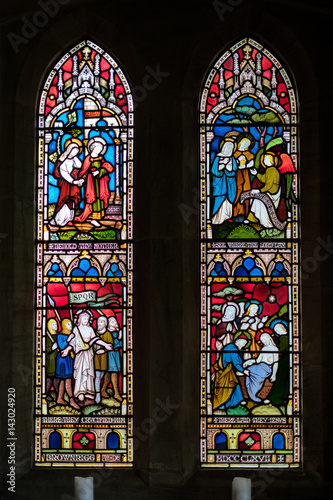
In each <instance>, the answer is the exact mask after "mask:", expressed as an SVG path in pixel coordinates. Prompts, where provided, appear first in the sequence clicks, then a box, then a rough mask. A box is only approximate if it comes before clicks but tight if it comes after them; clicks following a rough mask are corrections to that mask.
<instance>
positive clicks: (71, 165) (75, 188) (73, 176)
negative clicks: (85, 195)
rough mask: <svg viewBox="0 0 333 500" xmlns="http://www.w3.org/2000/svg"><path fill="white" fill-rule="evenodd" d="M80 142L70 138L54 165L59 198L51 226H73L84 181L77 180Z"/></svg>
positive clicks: (80, 149)
mask: <svg viewBox="0 0 333 500" xmlns="http://www.w3.org/2000/svg"><path fill="white" fill-rule="evenodd" d="M81 152H82V142H81V141H80V140H79V139H76V138H72V139H68V141H66V142H65V150H64V152H63V153H62V155H60V157H59V159H58V161H57V162H56V164H55V167H54V171H53V176H54V177H55V178H56V179H57V183H58V188H59V197H58V201H57V204H56V207H55V211H54V215H53V218H52V219H51V221H50V225H51V226H60V227H63V226H67V225H73V222H72V221H73V219H74V215H75V210H76V209H78V208H79V205H80V202H81V189H80V188H81V186H83V184H84V179H78V178H77V177H78V171H79V170H80V169H81V166H82V162H81V160H80V158H79V155H80V153H81Z"/></svg>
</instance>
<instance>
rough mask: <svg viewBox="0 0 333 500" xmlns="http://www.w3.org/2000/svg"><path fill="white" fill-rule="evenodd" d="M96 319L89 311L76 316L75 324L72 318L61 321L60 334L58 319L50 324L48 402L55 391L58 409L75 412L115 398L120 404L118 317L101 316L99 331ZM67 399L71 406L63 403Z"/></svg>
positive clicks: (82, 311)
mask: <svg viewBox="0 0 333 500" xmlns="http://www.w3.org/2000/svg"><path fill="white" fill-rule="evenodd" d="M93 320H94V316H93V314H92V312H91V311H90V310H89V309H81V310H79V311H77V313H76V314H75V319H74V324H73V322H72V321H71V320H70V319H69V318H63V319H62V320H61V331H59V323H58V321H57V319H56V318H51V319H49V320H48V323H47V329H48V332H47V367H46V369H47V382H46V396H47V400H48V401H52V400H53V398H52V397H51V395H50V392H51V389H52V388H53V389H54V391H55V393H56V402H57V404H58V405H67V404H68V403H69V405H70V406H71V407H73V408H74V409H76V410H80V408H81V407H83V406H87V405H91V404H94V403H96V404H100V403H101V402H102V398H110V393H109V392H108V387H109V385H110V382H111V383H112V389H113V394H112V397H113V398H114V399H115V400H116V401H119V402H121V401H122V397H121V395H120V392H119V374H120V373H121V371H122V370H121V349H122V332H121V330H120V327H119V324H118V322H117V319H116V317H115V316H111V317H109V318H107V317H106V316H99V317H98V318H97V321H96V331H95V329H94V328H93V326H92V324H93ZM65 393H67V395H68V402H67V401H66V400H65V399H64V397H65Z"/></svg>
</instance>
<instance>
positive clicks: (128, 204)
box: [35, 41, 133, 466]
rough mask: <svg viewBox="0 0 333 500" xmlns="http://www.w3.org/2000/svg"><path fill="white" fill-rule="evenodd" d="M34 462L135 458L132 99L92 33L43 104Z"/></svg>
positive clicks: (61, 65)
mask: <svg viewBox="0 0 333 500" xmlns="http://www.w3.org/2000/svg"><path fill="white" fill-rule="evenodd" d="M37 125H38V155H37V226H36V227H37V235H36V338H35V345H36V354H35V356H36V358H35V366H36V380H35V383H36V392H35V394H36V396H35V463H36V464H37V465H39V466H49V465H52V466H87V465H88V466H93V465H98V466H111V465H112V466H114V465H117V466H129V465H131V464H132V461H133V458H132V437H131V436H132V418H133V417H132V415H133V399H132V398H133V395H132V307H133V304H132V283H133V268H132V261H133V242H132V231H133V228H132V213H133V164H132V163H133V98H132V95H131V90H130V87H129V84H128V82H127V79H126V77H125V75H124V73H123V71H122V69H121V68H120V66H119V65H118V63H117V62H116V61H115V60H114V59H113V58H112V57H111V56H110V55H109V54H108V53H107V52H105V51H104V50H102V49H101V48H100V47H99V46H98V45H96V44H95V43H92V42H91V41H83V42H81V43H79V44H78V45H76V46H75V47H73V48H72V49H71V50H70V51H69V52H67V53H66V54H65V55H64V56H63V57H62V58H61V59H60V60H59V61H58V62H57V64H56V65H55V66H54V68H53V69H52V70H51V72H50V73H49V74H48V76H47V78H46V81H45V83H44V86H43V88H42V91H41V94H40V100H39V108H38V124H37Z"/></svg>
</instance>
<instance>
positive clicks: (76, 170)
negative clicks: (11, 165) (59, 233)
mask: <svg viewBox="0 0 333 500" xmlns="http://www.w3.org/2000/svg"><path fill="white" fill-rule="evenodd" d="M82 149H83V146H82V142H81V141H80V140H79V139H77V138H71V139H68V140H67V141H66V142H65V146H64V152H63V153H62V154H61V155H60V157H59V159H58V160H57V162H56V164H55V167H54V171H53V176H54V177H55V178H56V179H57V184H58V188H59V197H58V201H57V203H56V207H55V211H54V214H53V218H52V219H51V221H50V227H52V226H53V227H54V228H58V227H64V226H73V221H74V222H79V223H83V222H85V221H86V220H87V219H88V218H89V222H90V223H91V224H93V225H94V226H96V227H99V226H100V223H99V222H98V219H101V218H102V217H103V216H104V214H105V209H106V208H107V206H108V204H109V197H110V190H109V174H110V173H111V172H113V170H114V167H113V165H112V164H111V163H110V162H108V161H106V160H105V158H104V156H105V153H106V152H107V149H108V144H107V142H106V140H105V139H104V138H103V137H99V136H95V137H92V138H91V139H90V140H89V141H88V144H87V151H88V154H87V156H86V157H85V158H84V160H83V162H82V161H81V160H80V155H81V153H82ZM82 188H83V191H84V195H83V196H82V193H81V190H82ZM83 198H84V208H83V210H82V212H81V213H80V214H79V215H76V216H75V214H76V211H77V210H78V209H79V208H80V204H81V202H82V201H83Z"/></svg>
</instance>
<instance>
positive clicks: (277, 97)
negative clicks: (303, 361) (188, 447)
mask: <svg viewBox="0 0 333 500" xmlns="http://www.w3.org/2000/svg"><path fill="white" fill-rule="evenodd" d="M200 141H201V144H200V182H201V186H200V187H201V189H200V192H201V222H200V223H201V464H202V466H206V467H207V466H214V467H224V468H242V467H243V468H248V467H254V468H258V467H284V468H290V467H299V466H300V462H301V449H300V446H301V443H300V330H299V328H300V327H299V216H298V206H299V205H298V200H299V197H298V152H297V145H298V114H297V101H296V93H295V89H294V87H293V84H292V82H291V78H290V76H289V75H288V72H287V70H286V69H285V68H284V67H283V66H282V65H281V63H280V62H279V61H278V59H277V58H276V57H275V56H274V55H272V53H271V52H270V51H269V50H267V48H265V47H263V46H262V45H261V44H259V43H258V42H256V41H255V40H253V39H250V38H246V39H243V40H241V41H240V42H239V43H237V44H236V45H234V46H233V47H231V48H230V49H229V50H228V51H226V52H225V53H224V54H223V55H222V56H221V57H220V58H219V59H218V61H217V62H216V63H215V64H214V66H213V67H212V68H211V69H210V71H209V74H208V77H207V78H206V82H205V84H204V88H203V91H202V95H201V101H200Z"/></svg>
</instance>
